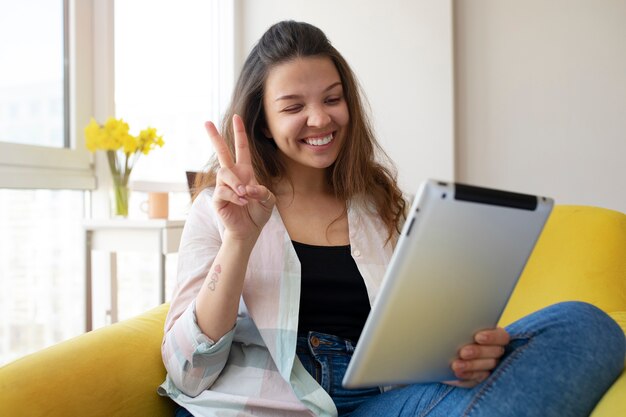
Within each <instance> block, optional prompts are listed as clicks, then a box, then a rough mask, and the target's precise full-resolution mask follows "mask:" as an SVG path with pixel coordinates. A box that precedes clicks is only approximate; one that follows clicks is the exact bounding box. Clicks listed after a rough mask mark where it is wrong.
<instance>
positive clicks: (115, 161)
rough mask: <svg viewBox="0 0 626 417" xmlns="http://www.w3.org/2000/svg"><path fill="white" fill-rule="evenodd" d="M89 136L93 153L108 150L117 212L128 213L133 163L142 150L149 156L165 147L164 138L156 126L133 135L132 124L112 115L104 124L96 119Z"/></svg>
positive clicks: (87, 129) (90, 148)
mask: <svg viewBox="0 0 626 417" xmlns="http://www.w3.org/2000/svg"><path fill="white" fill-rule="evenodd" d="M85 139H86V145H87V149H89V150H90V151H91V152H95V151H97V150H103V151H106V155H107V161H108V163H109V169H110V170H111V175H112V177H113V194H114V199H115V215H116V216H123V217H126V216H128V199H129V189H128V179H129V178H130V173H131V172H132V170H133V166H134V165H135V163H136V162H137V160H138V159H139V156H140V155H141V154H142V153H143V154H145V155H147V154H149V153H150V151H152V150H153V149H154V148H156V147H157V146H158V147H161V146H163V143H164V142H163V137H162V136H159V135H158V134H157V131H156V129H155V128H152V127H148V128H146V129H144V130H142V131H141V132H139V135H137V136H133V135H131V134H130V133H129V126H128V123H126V122H124V120H122V119H115V118H113V117H110V118H109V119H108V120H107V121H106V123H105V124H104V125H100V124H99V123H98V122H96V120H95V119H93V118H92V119H91V122H90V123H89V124H88V125H87V127H86V128H85Z"/></svg>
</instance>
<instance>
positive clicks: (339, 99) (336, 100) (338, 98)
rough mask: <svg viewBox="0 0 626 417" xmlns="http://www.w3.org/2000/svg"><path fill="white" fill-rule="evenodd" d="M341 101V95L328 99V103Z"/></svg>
mask: <svg viewBox="0 0 626 417" xmlns="http://www.w3.org/2000/svg"><path fill="white" fill-rule="evenodd" d="M340 101H341V97H329V98H327V99H326V104H337V103H339V102H340Z"/></svg>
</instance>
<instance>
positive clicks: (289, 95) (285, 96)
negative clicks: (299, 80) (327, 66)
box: [274, 81, 341, 101]
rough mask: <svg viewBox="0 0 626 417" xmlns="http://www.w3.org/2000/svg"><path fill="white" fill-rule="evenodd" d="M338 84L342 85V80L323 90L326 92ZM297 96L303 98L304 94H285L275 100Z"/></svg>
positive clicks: (295, 97)
mask: <svg viewBox="0 0 626 417" xmlns="http://www.w3.org/2000/svg"><path fill="white" fill-rule="evenodd" d="M338 85H339V86H340V85H341V81H337V82H334V83H332V84H331V85H329V86H328V87H326V88H325V89H324V91H323V92H324V93H326V92H328V91H330V90H332V89H333V88H335V87H337V86H338ZM297 98H302V95H300V94H285V95H284V96H280V97H278V98H277V99H276V100H274V101H280V100H293V99H297Z"/></svg>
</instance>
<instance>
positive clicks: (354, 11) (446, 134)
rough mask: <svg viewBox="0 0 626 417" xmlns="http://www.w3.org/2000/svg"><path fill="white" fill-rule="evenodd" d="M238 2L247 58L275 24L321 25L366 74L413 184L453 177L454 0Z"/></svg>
mask: <svg viewBox="0 0 626 417" xmlns="http://www.w3.org/2000/svg"><path fill="white" fill-rule="evenodd" d="M237 9H238V12H237V13H238V19H239V22H238V25H237V26H238V27H239V28H241V32H240V33H238V36H239V37H240V39H239V49H240V50H239V63H240V65H241V63H242V62H243V60H244V59H245V55H247V53H248V52H249V50H250V48H251V47H252V45H253V44H254V43H255V42H256V41H257V40H258V38H259V37H260V36H261V35H262V33H263V32H264V31H265V30H266V29H267V28H268V27H269V26H270V25H271V24H273V23H275V22H278V21H280V20H283V19H293V20H300V21H306V22H308V23H311V24H314V25H316V26H318V27H319V28H320V29H322V30H323V31H324V32H325V33H326V35H327V36H328V37H329V39H330V40H331V42H332V43H333V45H334V46H335V47H336V48H337V49H338V50H339V51H340V52H341V53H342V54H343V55H344V57H345V58H346V59H347V60H348V62H349V63H350V65H351V66H352V69H353V70H354V72H355V73H356V75H357V77H358V78H359V79H360V81H361V84H362V86H363V89H364V90H365V93H366V95H367V97H368V99H369V102H370V104H371V108H372V114H373V122H374V127H375V129H376V131H377V133H378V137H379V140H380V142H381V144H382V145H383V147H384V149H385V150H386V151H387V153H388V154H389V155H390V156H391V158H392V159H393V160H394V161H395V162H396V165H397V167H398V170H399V179H400V184H401V185H402V186H403V187H404V188H405V189H406V191H408V192H415V189H416V187H417V185H418V184H419V182H420V181H421V180H422V179H424V178H427V177H434V178H440V179H444V180H451V179H453V177H454V172H453V168H454V163H453V155H454V150H453V144H454V130H453V101H452V100H453V95H452V84H453V82H452V80H453V78H452V28H451V24H452V21H451V0H445V1H442V0H419V1H410V0H385V1H380V0H342V1H334V0H317V1H310V0H291V1H286V0H262V1H259V0H239V2H238V4H237Z"/></svg>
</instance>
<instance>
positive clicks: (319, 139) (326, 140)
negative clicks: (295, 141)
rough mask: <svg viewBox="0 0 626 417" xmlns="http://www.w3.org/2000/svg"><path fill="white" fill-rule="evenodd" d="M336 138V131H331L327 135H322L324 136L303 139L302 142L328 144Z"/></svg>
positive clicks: (315, 144)
mask: <svg viewBox="0 0 626 417" xmlns="http://www.w3.org/2000/svg"><path fill="white" fill-rule="evenodd" d="M334 139H335V132H331V133H329V134H327V135H326V136H322V137H317V138H306V139H302V140H301V142H303V143H306V144H307V145H311V146H324V145H328V144H329V143H330V142H332V141H333V140H334Z"/></svg>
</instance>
